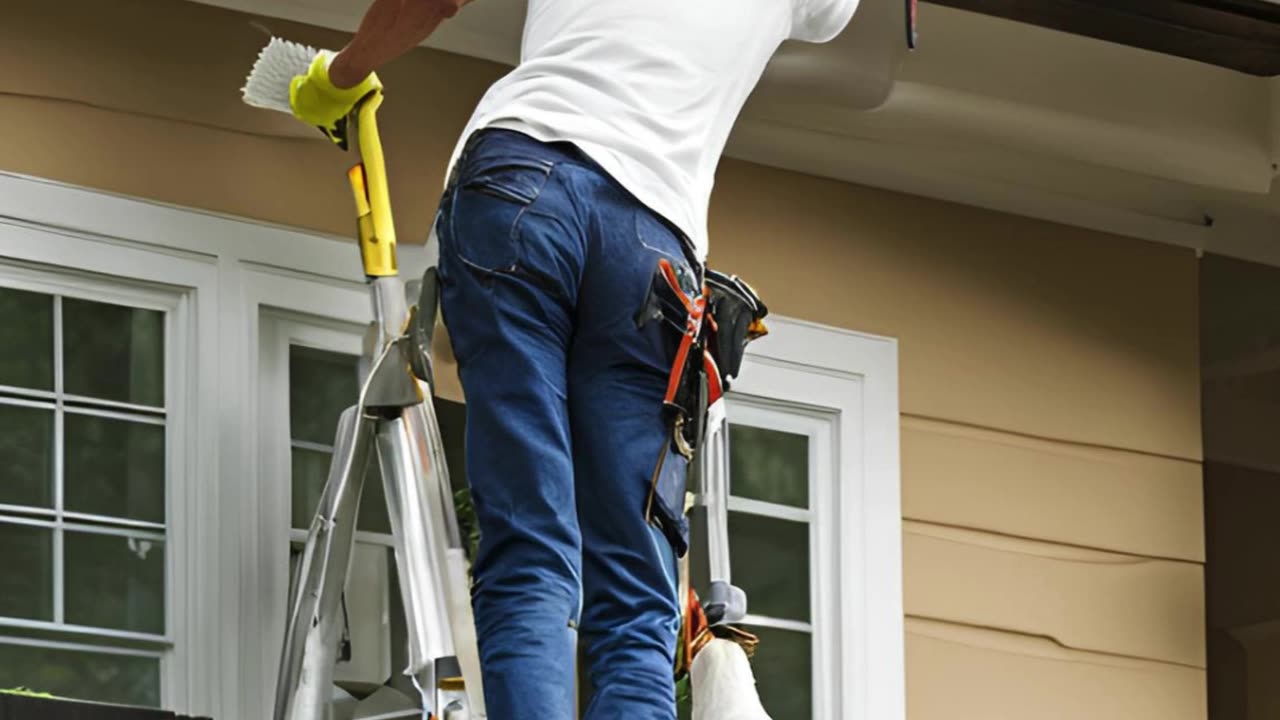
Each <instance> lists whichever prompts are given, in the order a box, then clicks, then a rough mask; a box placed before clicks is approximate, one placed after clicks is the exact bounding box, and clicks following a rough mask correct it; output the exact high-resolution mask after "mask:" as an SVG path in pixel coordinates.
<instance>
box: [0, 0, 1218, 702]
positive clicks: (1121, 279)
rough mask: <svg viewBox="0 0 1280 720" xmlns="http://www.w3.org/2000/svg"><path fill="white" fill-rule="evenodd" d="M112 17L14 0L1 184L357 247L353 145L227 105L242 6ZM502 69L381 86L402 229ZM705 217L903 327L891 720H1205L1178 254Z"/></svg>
mask: <svg viewBox="0 0 1280 720" xmlns="http://www.w3.org/2000/svg"><path fill="white" fill-rule="evenodd" d="M107 5H108V4H104V3H94V2H91V1H90V0H73V1H72V2H66V3H48V2H37V1H35V0H10V2H6V7H5V22H4V23H2V24H0V123H2V124H3V127H5V128H6V132H5V133H3V134H0V170H4V171H9V172H17V173H23V174H29V175H33V176H37V177H42V178H49V179H52V180H56V181H61V182H66V183H71V184H75V185H83V186H87V187H91V188H97V189H101V190H105V191H109V192H114V193H121V194H125V195H129V196H134V197H141V198H147V199H151V200H155V201H159V202H164V203H172V204H177V205H182V206H187V207H194V208H200V209H203V210H208V211H212V212H218V213H227V214H231V215H237V216H243V217H249V218H255V219H258V220H261V221H265V222H270V223H280V224H285V225H291V226H298V227H303V228H308V229H311V230H315V231H319V232H323V233H332V234H338V235H349V234H350V233H351V229H352V226H353V220H352V218H351V216H350V211H349V205H350V198H349V190H348V188H347V187H346V186H345V184H344V181H343V173H344V171H345V169H346V166H347V165H348V164H349V163H350V162H351V157H350V156H344V155H342V154H340V153H337V152H335V151H334V150H333V149H332V148H330V147H328V146H327V145H326V144H325V143H324V142H323V141H322V140H319V139H316V136H315V135H314V134H312V133H308V132H305V131H301V132H300V131H299V129H298V128H297V127H295V124H294V123H293V122H292V121H291V120H290V119H289V118H285V117H276V116H274V115H272V114H271V113H265V112H262V111H256V110H253V109H250V108H246V107H243V106H242V105H241V104H240V102H239V98H238V93H237V91H236V89H237V88H239V87H240V84H241V82H242V80H243V76H244V73H245V70H246V69H247V67H248V65H249V64H250V63H251V62H252V60H253V58H254V57H255V56H256V53H257V51H258V49H259V47H260V46H261V45H262V43H263V41H264V39H265V36H264V35H263V33H262V31H261V29H260V28H258V27H256V26H255V25H254V22H255V21H254V20H253V19H252V18H249V17H248V16H243V15H239V14H237V13H232V12H227V11H222V10H218V9H214V8H209V7H205V6H199V5H192V4H187V3H184V2H177V1H176V0H117V1H115V2H112V3H110V4H109V7H107ZM258 22H260V23H263V24H265V25H266V26H267V27H269V29H270V30H271V31H272V32H274V33H276V34H282V35H287V36H289V37H291V38H294V39H298V40H301V41H304V42H309V43H313V44H317V45H322V46H328V47H335V46H338V45H340V44H341V42H342V36H340V35H337V34H334V33H331V32H327V31H322V30H317V29H315V28H307V27H303V26H299V25H294V24H291V23H286V22H281V21H274V20H271V21H258ZM502 70H503V69H502V68H501V67H500V66H498V65H494V64H491V63H486V62H482V61H477V60H472V59H468V58H462V57H458V56H452V55H448V54H444V53H438V52H432V51H425V50H424V51H418V52H416V53H414V54H413V55H412V56H410V57H407V58H405V59H404V60H402V61H399V62H397V63H395V64H394V65H393V66H392V67H390V68H388V69H387V70H386V72H384V73H383V78H384V80H385V82H386V84H387V86H388V88H389V89H390V94H389V97H388V101H387V104H386V105H385V106H384V110H383V112H382V117H383V123H382V124H383V131H384V136H385V142H386V144H387V150H388V155H389V162H390V168H389V172H390V175H391V182H392V185H393V202H394V203H395V205H396V209H397V213H398V221H399V225H400V236H401V238H402V239H403V240H404V241H406V242H417V241H420V240H421V239H422V238H425V236H426V234H427V228H428V226H429V223H430V221H431V218H432V216H433V213H434V210H435V201H436V198H437V197H438V195H439V192H440V189H441V185H442V181H443V170H444V164H445V162H446V160H447V158H448V154H449V151H450V150H451V149H452V146H453V143H454V141H455V140H456V138H457V134H458V132H459V131H460V130H461V128H462V126H463V124H464V123H465V120H466V118H467V115H468V112H469V110H470V108H471V107H472V106H473V105H474V103H475V101H476V100H477V99H478V98H479V97H480V95H481V94H482V93H483V92H484V89H485V88H486V87H487V85H488V84H489V83H490V82H492V81H493V80H494V79H496V78H497V77H499V76H500V75H501V73H502ZM711 223H712V232H711V234H712V238H713V242H712V248H713V250H712V258H711V261H712V264H713V265H716V266H717V267H720V268H722V269H725V270H728V271H732V272H735V273H738V274H740V275H742V276H744V277H746V278H747V279H749V280H750V281H751V282H752V284H753V285H755V286H756V287H757V289H758V290H760V292H761V294H762V295H763V296H764V297H765V299H766V301H767V302H768V303H769V305H770V308H771V309H772V310H773V311H774V312H775V313H778V314H780V315H786V316H790V317H795V318H801V319H805V320H809V321H814V322H819V323H824V324H829V325H834V326H838V327H843V328H850V329H855V330H860V331H866V332H871V333H877V334H883V335H888V336H892V337H895V338H898V339H899V342H900V372H901V407H902V411H903V417H902V452H903V457H902V462H903V478H902V481H903V514H904V518H905V521H906V522H905V523H904V556H905V558H904V561H905V568H904V578H905V583H906V587H905V593H906V597H905V603H906V612H907V615H908V620H907V686H908V699H907V701H908V715H909V717H910V718H911V720H942V719H944V718H945V719H947V720H951V719H965V720H967V719H969V718H984V719H985V718H1006V717H1007V718H1019V719H1020V720H1042V719H1044V720H1047V719H1049V718H1080V717H1089V718H1095V719H1098V720H1110V719H1112V718H1115V719H1116V720H1121V719H1123V720H1141V719H1143V718H1152V719H1153V720H1154V719H1158V720H1184V719H1185V720H1200V719H1201V718H1204V717H1205V687H1204V685H1205V673H1204V652H1205V651H1204V602H1203V590H1202V576H1203V562H1204V542H1203V512H1202V500H1201V489H1200V488H1201V466H1200V463H1201V443H1200V407H1199V390H1198V388H1199V380H1198V338H1197V323H1196V317H1197V281H1196V259H1195V257H1194V255H1193V254H1192V253H1191V252H1190V251H1185V250H1181V249H1177V248H1173V247H1166V246H1161V245H1157V244H1151V243H1144V242H1140V241H1135V240H1130V239H1125V238H1120V237H1115V236H1109V235H1105V234H1101V233H1096V232H1091V231H1085V230H1081V229H1076V228H1071V227H1066V226H1062V225H1054V224H1050V223H1044V222H1039V221H1033V220H1028V219H1024V218H1019V217H1014V216H1010V215H1004V214H1000V213H995V212H990V211H985V210H980V209H975V208H970V207H965V206H960V205H954V204H948V203H942V202H937V201H933V200H926V199H922V198H918V197H912V196H907V195H902V194H897V193H891V192H885V191H880V190H875V189H871V188H866V187H859V186H853V185H849V184H845V183H840V182H834V181H829V180H824V179H819V178H814V177H809V176H804V175H800V174H795V173H788V172H782V171H778V170H774V169H770V168H765V167H761V166H758V165H753V164H750V163H745V162H741V161H736V160H726V161H725V162H724V163H723V164H722V166H721V170H720V173H719V176H718V180H717V189H716V192H715V198H714V200H713V207H712V217H711ZM353 261H354V258H353ZM446 357H447V356H446ZM441 374H442V376H443V377H446V378H449V377H451V376H452V373H451V372H449V371H448V368H447V367H446V368H445V369H444V371H443V372H442V373H441ZM444 394H446V395H448V396H451V397H454V398H457V397H458V396H459V391H458V389H457V387H456V384H455V385H451V386H450V387H447V388H445V389H444Z"/></svg>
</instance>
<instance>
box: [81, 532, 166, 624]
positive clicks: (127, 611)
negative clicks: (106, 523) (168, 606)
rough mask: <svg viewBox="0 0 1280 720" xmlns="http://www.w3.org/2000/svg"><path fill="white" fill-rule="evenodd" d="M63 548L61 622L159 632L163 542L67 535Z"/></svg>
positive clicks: (92, 534) (120, 537)
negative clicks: (64, 574) (63, 612)
mask: <svg viewBox="0 0 1280 720" xmlns="http://www.w3.org/2000/svg"><path fill="white" fill-rule="evenodd" d="M63 544H64V547H65V551H66V572H67V579H66V598H65V599H64V602H65V603H66V615H67V622H69V623H72V624H75V625H89V626H92V627H103V628H113V629H116V630H132V631H135V632H145V633H155V634H158V635H159V634H163V633H164V629H165V622H164V619H165V614H164V543H163V542H160V541H157V540H141V539H138V538H132V537H123V536H120V535H102V534H98V533H86V532H73V531H68V532H67V533H66V536H65V538H64V540H63Z"/></svg>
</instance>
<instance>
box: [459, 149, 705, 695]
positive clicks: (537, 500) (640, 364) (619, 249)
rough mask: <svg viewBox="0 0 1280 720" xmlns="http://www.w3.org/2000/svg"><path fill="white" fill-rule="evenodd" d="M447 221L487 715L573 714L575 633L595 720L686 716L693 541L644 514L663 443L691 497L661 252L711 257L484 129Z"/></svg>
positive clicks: (545, 158) (641, 211) (577, 174)
mask: <svg viewBox="0 0 1280 720" xmlns="http://www.w3.org/2000/svg"><path fill="white" fill-rule="evenodd" d="M437 223H438V224H437V234H438V236H439V239H440V262H439V271H440V279H441V288H442V290H441V309H442V312H443V314H444V319H445V324H446V327H447V328H448V331H449V336H450V339H451V341H452V343H453V349H454V353H455V355H456V357H457V360H458V367H459V373H460V377H461V380H462V386H463V391H464V393H465V395H466V400H467V427H466V466H467V480H468V483H469V485H470V488H471V492H472V498H473V501H474V505H475V508H476V513H477V519H478V523H479V526H480V545H479V549H478V552H477V556H476V558H475V562H474V564H473V581H474V582H473V587H472V602H473V607H474V611H475V618H476V629H477V633H478V636H479V643H480V658H481V665H482V669H483V677H484V690H485V701H486V704H487V706H488V712H489V717H491V718H493V719H494V720H522V719H523V718H530V719H533V718H536V719H537V720H569V719H570V718H575V717H576V713H575V706H576V692H577V691H576V678H575V667H576V660H577V646H578V642H579V639H581V641H582V644H583V646H584V648H585V651H586V652H585V655H586V658H587V662H588V667H587V669H588V671H589V673H590V681H591V685H592V687H593V688H594V693H593V696H592V700H591V702H590V704H589V705H588V707H587V708H586V711H585V714H584V717H586V718H588V719H590V720H603V719H605V718H610V719H612V718H626V719H627V720H648V719H650V718H653V719H655V720H670V719H673V718H675V716H676V711H675V699H674V689H673V682H672V666H673V663H674V652H675V647H676V636H677V633H678V629H679V618H680V613H679V603H678V601H677V598H676V562H677V560H676V558H677V555H678V554H679V553H682V552H683V549H684V548H683V542H682V541H681V539H680V538H679V537H672V535H671V532H670V530H669V529H668V532H666V533H664V532H663V531H661V530H659V529H658V527H657V526H656V525H655V524H654V523H653V522H649V521H646V518H645V504H646V500H647V498H648V495H649V487H650V480H651V477H652V475H653V472H654V468H655V467H656V465H657V461H658V457H659V453H660V452H663V453H667V456H666V458H665V463H664V473H663V474H664V476H666V477H665V479H664V483H665V484H666V485H668V486H669V487H674V486H676V485H680V488H679V493H678V494H679V496H680V499H681V500H682V498H683V487H682V483H683V478H684V472H685V470H686V468H685V465H684V461H683V458H681V457H680V456H679V455H676V454H674V453H670V452H669V447H670V442H669V435H668V430H667V427H666V425H665V424H664V422H663V418H662V400H663V396H664V393H665V390H666V384H667V378H668V373H669V371H670V369H671V363H672V362H673V359H674V357H675V353H676V348H677V343H678V342H679V334H678V332H677V331H676V330H674V329H673V326H672V324H671V323H669V322H661V321H643V320H644V318H643V313H642V310H643V309H644V308H645V306H646V302H647V301H648V299H649V297H650V295H649V293H650V288H651V286H652V284H653V282H654V278H655V273H656V272H657V269H658V261H659V259H660V258H666V259H667V260H669V261H670V262H671V263H672V264H673V265H674V266H675V267H676V268H678V270H679V271H680V273H681V274H682V275H684V276H687V277H691V278H696V277H697V275H694V274H693V273H694V272H695V268H696V267H697V266H696V265H695V264H694V263H691V262H690V259H689V258H688V256H687V254H686V250H685V247H686V246H685V244H684V241H683V240H682V238H681V237H680V236H678V235H677V234H676V233H675V232H673V230H672V229H671V228H670V227H669V226H668V225H667V224H665V223H664V222H663V221H662V220H661V219H660V218H659V217H658V216H656V215H655V214H653V213H652V212H651V211H649V210H648V209H646V208H645V207H644V206H642V205H641V204H640V203H639V202H637V201H636V200H635V199H634V198H633V197H632V196H630V195H629V194H628V193H626V192H625V191H624V190H623V189H622V188H621V186H619V185H618V184H617V183H616V182H615V181H614V180H612V179H611V178H610V177H609V176H608V175H607V174H606V173H604V172H603V171H602V170H601V169H599V168H598V167H597V166H596V165H594V164H593V163H592V162H591V161H590V160H589V159H588V158H586V157H585V156H584V155H583V154H581V153H580V152H578V151H577V150H575V149H574V148H573V147H572V146H568V145H564V144H545V143H540V142H537V141H535V140H533V139H532V138H529V137H527V136H525V135H522V134H520V133H516V132H513V131H508V130H488V131H482V132H480V133H478V134H477V135H475V136H473V137H472V138H471V140H470V141H469V143H468V145H467V147H466V149H465V150H464V152H463V153H462V155H461V157H460V158H459V160H458V162H457V164H456V168H455V170H454V176H453V177H452V178H451V180H450V183H449V187H448V189H447V190H446V192H445V195H444V198H443V200H442V203H441V207H440V211H439V214H438V217H437ZM695 282H696V280H695ZM668 496H669V497H668V498H667V502H666V503H664V507H665V509H666V510H667V511H668V512H672V511H675V512H676V513H677V514H678V512H679V510H678V509H673V508H672V507H670V506H671V504H672V503H673V502H674V498H675V493H672V492H668ZM673 540H674V541H675V544H674V545H673V542H672V541H673Z"/></svg>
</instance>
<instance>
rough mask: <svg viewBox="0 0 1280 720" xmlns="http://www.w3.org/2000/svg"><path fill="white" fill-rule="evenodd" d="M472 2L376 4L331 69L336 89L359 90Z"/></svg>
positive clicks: (386, 0)
mask: <svg viewBox="0 0 1280 720" xmlns="http://www.w3.org/2000/svg"><path fill="white" fill-rule="evenodd" d="M469 2H471V0H374V1H373V4H372V5H371V6H369V10H368V11H367V12H366V13H365V16H364V19H363V20H361V21H360V28H359V29H358V30H356V35H355V37H354V38H352V39H351V42H350V43H348V44H347V46H346V47H345V48H343V49H342V52H340V53H338V56H337V57H335V58H334V59H333V63H332V65H330V66H329V67H328V76H327V80H329V81H332V82H331V83H330V84H331V86H332V87H334V88H358V87H360V85H361V83H363V82H365V80H366V79H367V78H368V77H370V76H371V75H372V74H373V73H374V71H376V70H378V69H379V68H381V67H382V66H383V65H385V64H386V63H388V62H390V61H392V60H394V59H396V58H398V57H400V56H401V55H403V54H405V53H407V52H409V51H410V50H412V49H413V48H415V47H417V46H418V45H420V44H422V41H424V40H426V39H427V38H428V37H430V36H431V33H433V32H435V30H436V28H437V27H439V26H440V23H442V22H444V21H445V20H446V19H448V18H451V17H453V16H454V15H456V14H457V13H458V11H459V10H460V9H462V6H463V5H466V4H467V3H469Z"/></svg>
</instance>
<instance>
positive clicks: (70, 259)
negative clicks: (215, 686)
mask: <svg viewBox="0 0 1280 720" xmlns="http://www.w3.org/2000/svg"><path fill="white" fill-rule="evenodd" d="M106 250H107V248H104V247H103V244H102V242H101V240H99V239H98V238H94V237H91V236H88V235H85V234H82V233H73V232H67V231H65V230H54V229H51V228H47V227H40V226H37V225H33V224H28V223H24V222H21V221H17V220H15V219H13V218H11V217H3V216H0V256H2V257H0V276H3V280H4V284H5V285H6V286H9V287H17V288H22V289H26V290H32V291H36V292H44V293H53V294H58V295H62V296H63V297H78V298H83V299H87V300H96V301H99V302H113V303H118V304H123V305H132V306H136V307H144V308H149V309H153V310H160V311H163V312H165V313H166V321H165V333H166V339H165V368H166V380H165V408H164V409H165V423H166V425H167V427H168V439H167V443H166V445H167V451H166V460H165V467H166V476H167V485H166V495H167V497H166V508H165V513H166V516H165V525H166V527H165V528H163V530H164V532H165V544H166V547H165V595H166V597H165V603H166V607H165V610H166V625H167V627H166V632H165V633H164V634H163V635H160V636H157V635H152V634H145V633H132V632H123V631H111V630H98V629H96V628H81V627H76V626H63V627H61V628H58V627H54V626H52V625H49V624H47V623H37V624H25V623H17V622H7V623H5V624H6V625H10V626H17V627H30V628H36V629H41V628H43V629H51V630H55V631H58V632H65V633H67V637H68V640H66V641H30V642H29V643H28V644H38V645H40V646H43V647H51V648H66V649H73V648H74V649H82V650H94V651H99V652H101V651H103V650H101V649H99V648H94V647H92V646H90V645H87V644H84V643H80V642H77V641H75V640H72V639H71V638H74V637H76V636H80V637H97V638H102V639H110V638H119V639H131V638H133V639H145V640H147V641H149V642H150V641H156V642H160V643H163V644H166V645H170V646H171V647H172V648H173V649H172V650H171V651H167V652H164V653H163V655H162V661H161V668H160V682H161V702H162V703H164V704H165V705H167V706H183V705H186V704H188V703H189V702H191V701H192V697H193V693H195V692H198V691H197V690H196V689H195V688H196V687H197V685H198V684H193V683H192V679H193V678H195V677H198V676H199V675H200V674H201V673H202V672H203V670H202V668H203V666H204V665H205V663H204V662H203V661H202V659H201V653H199V652H197V651H196V648H199V647H201V645H202V643H204V642H206V639H207V638H206V637H205V636H204V634H203V633H202V628H203V627H204V626H202V625H201V624H198V623H194V622H192V619H193V618H196V617H201V616H203V615H204V614H205V613H206V612H207V610H206V608H207V607H209V605H208V604H207V602H206V600H205V599H204V598H202V597H201V594H200V593H198V592H195V591H194V590H193V587H194V586H193V584H192V583H191V582H189V581H188V578H189V577H191V575H192V573H195V572H201V571H205V570H207V569H210V568H212V567H214V566H215V564H216V555H214V554H213V553H211V552H210V551H209V547H210V545H211V543H208V542H207V541H206V536H205V535H204V532H205V531H206V530H209V529H213V528H214V525H213V524H211V523H210V522H209V520H210V519H209V518H208V517H206V516H202V515H206V513H205V511H204V510H203V508H207V507H209V506H210V503H208V502H207V498H204V497H202V495H204V494H205V493H206V492H207V491H208V490H209V489H211V488H212V486H213V485H214V484H215V482H216V475H214V474H212V473H209V472H207V471H206V469H205V467H204V466H203V465H202V457H201V456H202V455H204V453H203V452H202V448H200V446H199V443H198V442H197V441H196V438H198V437H199V433H200V429H201V428H202V427H207V426H209V425H211V424H212V418H213V417H214V414H213V413H212V412H211V411H210V409H209V408H203V407H201V406H200V404H199V403H197V402H194V401H193V400H194V398H196V397H199V392H200V388H199V387H198V384H199V382H200V375H201V374H208V373H202V371H201V369H200V368H201V367H203V366H204V362H203V360H202V356H201V352H202V350H206V349H207V348H208V347H210V345H211V343H209V340H210V338H209V337H207V336H201V335H200V331H199V329H198V325H199V323H198V316H199V312H200V308H199V305H198V303H197V302H196V296H197V295H199V294H201V293H206V292H209V291H210V290H211V288H212V287H213V280H214V277H213V274H212V273H211V272H209V270H210V268H208V267H207V266H206V265H204V264H202V263H199V262H192V261H191V260H189V259H183V258H178V257H174V256H171V255H169V256H155V255H151V254H145V253H143V252H139V251H137V250H135V249H133V248H126V247H120V248H113V249H112V251H111V252H105V251H106ZM108 255H110V257H108ZM55 342H60V340H57V339H55ZM207 343H208V344H207ZM191 366H195V367H196V372H195V373H194V374H193V373H190V372H188V368H189V367H191ZM95 402H96V401H95ZM95 414H102V413H100V412H99V413H95ZM59 461H61V460H59ZM180 477H181V478H186V479H188V482H175V479H177V478H180ZM56 504H57V505H60V504H61V499H60V498H59V499H58V502H57V503H56ZM68 519H69V520H72V522H70V523H68V522H63V523H62V525H63V527H70V526H71V525H73V524H74V519H73V518H68ZM113 522H115V523H116V524H118V525H126V524H129V523H120V522H116V521H113ZM147 525H149V526H150V525H151V524H147ZM95 531H96V532H107V533H108V534H109V533H110V532H111V531H110V530H109V529H105V528H97V529H95ZM58 550H59V548H57V547H55V571H56V572H58V575H56V576H55V577H60V576H61V573H60V569H59V568H60V565H61V555H60V552H58ZM61 590H62V588H61V582H60V580H59V581H58V585H57V588H56V592H58V593H61ZM56 597H57V596H56ZM60 614H61V613H60V612H56V613H55V616H57V615H60ZM105 652H110V650H106V651H105ZM129 654H144V655H146V654H151V655H154V654H155V653H151V652H149V651H148V652H141V653H137V652H135V653H129Z"/></svg>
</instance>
